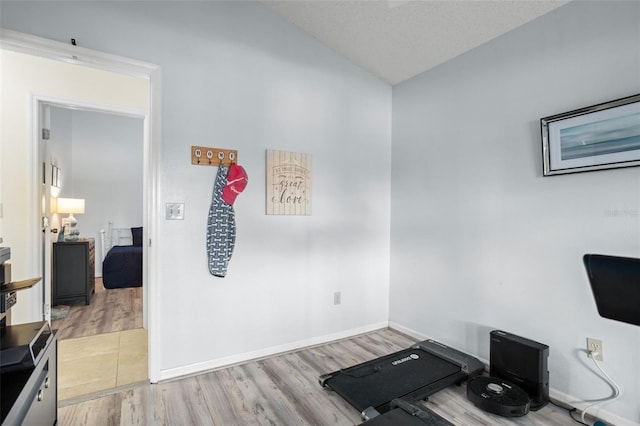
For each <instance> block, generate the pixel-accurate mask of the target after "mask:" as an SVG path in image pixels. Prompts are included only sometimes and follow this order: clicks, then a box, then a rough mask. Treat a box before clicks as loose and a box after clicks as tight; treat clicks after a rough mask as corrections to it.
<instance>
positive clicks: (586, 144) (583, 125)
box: [540, 94, 640, 176]
mask: <svg viewBox="0 0 640 426" xmlns="http://www.w3.org/2000/svg"><path fill="white" fill-rule="evenodd" d="M540 127H541V131H542V157H543V158H542V163H543V175H544V176H551V175H558V174H566V173H576V172H586V171H592V170H602V169H613V168H618V167H631V166H639V165H640V94H638V95H633V96H629V97H626V98H622V99H617V100H615V101H610V102H605V103H602V104H598V105H593V106H590V107H586V108H582V109H577V110H574V111H569V112H565V113H562V114H557V115H552V116H550V117H545V118H542V119H540Z"/></svg>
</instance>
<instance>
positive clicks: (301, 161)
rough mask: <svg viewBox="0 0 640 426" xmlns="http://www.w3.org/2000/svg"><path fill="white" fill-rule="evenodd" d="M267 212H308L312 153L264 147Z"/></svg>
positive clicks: (278, 213)
mask: <svg viewBox="0 0 640 426" xmlns="http://www.w3.org/2000/svg"><path fill="white" fill-rule="evenodd" d="M266 170H267V200H266V201H267V214H273V215H311V155H309V154H301V153H297V152H287V151H271V150H267V167H266Z"/></svg>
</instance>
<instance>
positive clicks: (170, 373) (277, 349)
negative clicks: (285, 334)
mask: <svg viewBox="0 0 640 426" xmlns="http://www.w3.org/2000/svg"><path fill="white" fill-rule="evenodd" d="M388 326H389V323H388V322H386V321H384V322H379V323H375V324H369V325H366V326H363V327H358V328H352V329H350V330H344V331H340V332H338V333H332V334H327V335H324V336H318V337H313V338H310V339H304V340H298V341H296V342H291V343H286V344H284V345H278V346H272V347H269V348H264V349H259V350H256V351H251V352H245V353H242V354H237V355H232V356H228V357H224V358H218V359H214V360H211V361H205V362H200V363H196V364H190V365H185V366H182V367H177V368H169V369H166V370H160V379H159V381H164V380H171V379H176V378H179V377H184V376H191V375H194V374H201V373H204V372H207V371H212V370H218V369H220V368H225V367H231V366H233V365H237V364H241V363H245V362H248V361H255V360H259V359H262V358H267V357H270V356H274V355H278V354H282V353H286V352H291V351H296V350H300V349H304V348H309V347H312V346H317V345H321V344H325V343H329V342H333V341H335V340H341V339H347V338H350V337H354V336H357V335H359V334H363V333H369V332H372V331H375V330H380V329H383V328H387V327H388Z"/></svg>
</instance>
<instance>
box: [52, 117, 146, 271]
mask: <svg viewBox="0 0 640 426" xmlns="http://www.w3.org/2000/svg"><path fill="white" fill-rule="evenodd" d="M143 130H144V129H143V120H142V119H139V118H133V117H125V116H121V115H115V114H106V113H99V112H95V111H82V110H78V109H66V108H57V107H54V108H51V142H52V143H51V144H50V148H49V150H50V152H51V158H52V162H53V163H54V164H56V163H57V164H58V166H59V167H60V169H61V170H62V177H63V182H62V191H61V193H60V196H61V197H69V198H83V199H84V200H85V212H84V214H82V215H76V219H77V220H78V228H79V229H80V233H81V236H82V237H87V238H94V239H95V243H96V269H95V271H96V276H98V277H100V276H102V262H101V261H100V259H102V250H101V246H100V231H101V230H105V231H107V230H108V226H109V221H111V222H113V227H114V228H130V227H133V226H142V164H143V149H142V148H143ZM63 216H64V215H63ZM54 219H57V217H56V216H54ZM52 226H53V225H52Z"/></svg>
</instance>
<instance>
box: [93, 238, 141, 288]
mask: <svg viewBox="0 0 640 426" xmlns="http://www.w3.org/2000/svg"><path fill="white" fill-rule="evenodd" d="M131 236H132V244H131V245H114V246H111V247H110V248H108V251H107V254H106V255H105V256H104V259H103V261H102V283H103V285H104V288H107V289H113V288H128V287H141V286H142V228H141V227H140V228H131ZM105 251H106V250H105Z"/></svg>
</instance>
